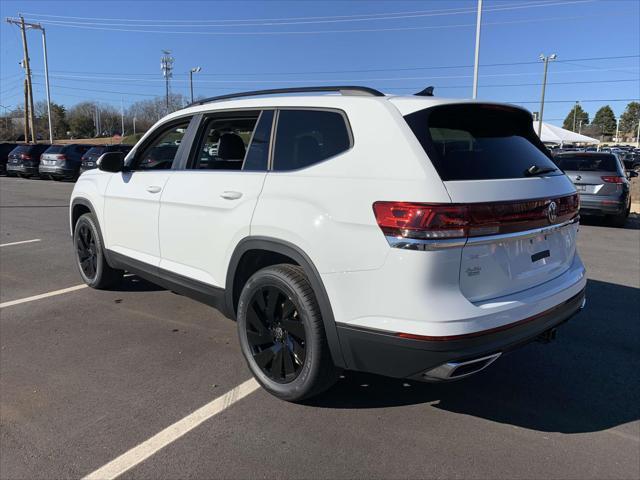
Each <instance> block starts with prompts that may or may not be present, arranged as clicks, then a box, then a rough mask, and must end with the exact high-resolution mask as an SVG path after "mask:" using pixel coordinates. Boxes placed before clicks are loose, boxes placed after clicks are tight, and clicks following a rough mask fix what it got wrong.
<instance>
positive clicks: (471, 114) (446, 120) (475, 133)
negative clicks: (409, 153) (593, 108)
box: [405, 104, 562, 181]
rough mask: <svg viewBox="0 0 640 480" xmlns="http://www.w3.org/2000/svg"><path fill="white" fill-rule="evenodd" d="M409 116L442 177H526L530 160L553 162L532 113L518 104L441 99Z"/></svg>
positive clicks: (543, 165) (533, 162)
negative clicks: (445, 101)
mask: <svg viewBox="0 0 640 480" xmlns="http://www.w3.org/2000/svg"><path fill="white" fill-rule="evenodd" d="M405 119H406V121H407V123H408V124H409V126H410V127H411V130H412V131H413V133H414V134H415V136H416V137H417V139H418V140H419V141H420V143H421V144H422V147H423V148H424V150H425V152H426V153H427V155H428V156H429V158H430V159H431V161H432V163H433V166H434V167H435V169H436V170H437V172H438V174H439V175H440V178H441V179H442V180H444V181H447V180H489V179H500V178H523V177H526V176H527V174H526V171H527V169H529V168H530V167H531V166H532V165H536V166H537V167H539V168H543V169H544V168H555V165H554V163H553V162H552V161H551V159H550V158H549V156H548V154H547V153H546V148H545V147H544V145H543V144H542V143H541V142H540V140H539V139H538V137H537V136H536V134H535V132H534V131H533V124H532V121H531V117H530V115H529V114H528V113H526V112H524V111H521V110H519V109H515V108H510V107H503V106H493V105H469V104H462V105H443V106H438V107H432V108H429V109H425V110H420V111H418V112H414V113H411V114H409V115H407V116H406V117H405ZM547 175H562V172H560V171H558V172H553V173H548V174H547Z"/></svg>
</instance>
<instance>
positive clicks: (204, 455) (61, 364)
mask: <svg viewBox="0 0 640 480" xmlns="http://www.w3.org/2000/svg"><path fill="white" fill-rule="evenodd" d="M72 188H73V184H71V183H57V182H44V181H39V180H22V179H14V178H0V245H2V246H1V247H0V282H1V290H0V304H2V305H4V306H2V308H0V426H1V429H0V449H1V451H2V455H1V456H0V477H1V478H63V477H64V478H66V477H82V476H84V475H87V474H89V473H91V472H94V471H96V470H98V469H100V468H101V467H103V466H104V465H107V464H109V463H110V462H112V461H113V460H114V459H116V458H117V457H119V456H120V455H121V454H123V453H125V452H128V451H130V450H131V449H133V448H134V447H136V446H138V445H140V444H141V443H142V442H145V441H147V440H148V439H150V438H152V437H153V436H154V435H155V434H157V433H158V432H160V431H162V430H163V429H165V428H166V427H169V426H171V425H173V424H175V423H176V422H179V421H180V420H181V419H184V418H185V417H188V416H189V415H191V414H192V412H194V411H196V410H197V409H199V408H200V407H202V406H203V405H207V404H209V402H211V401H212V400H214V399H216V398H219V397H221V396H222V395H224V394H225V393H227V392H229V391H232V390H233V389H234V388H235V387H237V386H238V385H241V384H243V382H245V381H247V380H248V379H250V373H249V371H248V369H247V368H246V367H245V364H244V361H243V359H242V356H241V353H240V350H239V347H238V343H237V340H236V331H235V324H234V323H233V322H231V321H230V320H228V319H225V318H224V317H222V316H221V315H220V314H218V313H217V312H216V311H215V310H213V309H211V308H209V307H206V306H204V305H201V304H199V303H196V302H194V301H192V300H189V299H187V298H184V297H181V296H178V295H176V294H174V293H172V292H170V291H166V290H163V289H161V288H159V287H156V286H154V285H152V284H149V283H147V282H145V281H143V280H141V279H138V278H137V277H135V276H128V277H126V279H125V282H124V283H123V285H122V286H121V287H120V288H119V290H117V291H95V290H91V289H88V288H79V289H76V290H73V291H69V292H66V293H62V294H55V295H51V296H48V297H45V298H40V299H37V300H33V301H28V302H24V303H20V304H14V305H11V304H8V303H9V302H12V301H14V300H18V299H24V298H27V297H31V296H34V295H40V294H45V293H48V292H57V291H58V290H61V289H65V288H68V287H74V286H77V285H80V277H79V275H78V273H77V272H76V268H75V265H74V261H73V256H72V250H71V242H70V238H69V232H68V218H67V215H68V211H67V203H68V198H69V195H70V193H71V189H72ZM28 240H33V241H32V242H30V243H18V242H24V241H28ZM579 248H580V250H581V254H582V257H583V260H584V262H585V264H586V266H587V269H588V275H589V279H590V280H589V284H588V287H587V295H588V299H587V302H588V306H587V309H586V310H585V311H584V312H583V313H581V314H580V315H579V316H578V317H576V318H575V319H573V320H572V321H570V322H569V323H568V324H567V325H565V326H563V327H561V328H560V330H559V335H558V340H557V341H556V342H554V343H552V344H550V345H542V344H532V345H529V346H527V347H525V348H523V349H521V350H519V351H516V352H514V353H512V354H510V355H508V356H505V357H504V358H501V359H500V360H499V361H498V362H497V363H496V364H495V365H494V366H493V367H492V368H490V369H488V370H486V371H485V372H483V373H481V374H478V375H477V376H474V377H471V378H469V379H467V380H464V381H461V382H458V383H451V384H439V385H432V384H419V383H415V382H406V381H402V380H394V379H387V378H382V377H375V376H371V375H363V374H351V373H348V372H347V373H345V375H344V378H343V379H341V380H340V382H339V383H338V384H337V385H336V386H335V387H334V388H333V389H331V390H330V391H329V392H327V393H326V394H324V395H322V396H321V397H318V398H316V399H313V400H312V401H310V402H309V403H307V404H305V405H294V404H288V403H284V402H281V401H278V400H276V399H274V398H273V397H271V396H269V395H268V394H266V393H265V392H263V391H262V390H257V391H255V392H253V393H251V394H249V395H248V396H247V397H246V398H243V399H241V400H239V401H238V402H236V403H234V404H233V405H230V406H229V407H228V408H225V409H223V410H222V411H221V413H219V414H218V415H216V416H213V417H212V418H209V419H207V420H206V421H204V422H203V423H201V424H199V425H194V427H195V428H193V429H191V430H189V431H188V432H187V433H186V434H185V435H184V436H181V437H179V438H175V439H173V440H175V441H171V443H169V444H168V445H167V446H166V447H164V448H162V449H161V450H159V451H158V452H157V453H155V454H154V455H151V456H148V455H147V456H145V455H141V456H140V457H138V458H137V460H135V459H134V460H133V463H135V465H133V463H132V464H131V465H133V466H132V468H131V469H129V470H127V471H126V472H125V473H124V474H123V475H122V478H178V477H179V478H212V477H218V478H263V477H267V478H272V477H305V478H354V477H372V478H416V477H447V478H451V477H464V478H537V477H549V478H638V477H639V476H640V407H639V405H640V402H638V399H639V398H640V378H639V376H638V374H637V372H638V368H639V367H640V355H639V351H638V344H639V341H640V318H639V316H640V313H639V312H640V295H639V293H640V256H639V250H640V220H639V219H638V216H637V215H636V216H634V217H633V218H631V219H630V220H629V222H628V223H627V227H626V228H625V229H615V228H611V227H608V226H606V225H605V224H604V223H602V222H599V221H588V222H585V224H584V225H583V226H582V227H581V231H580V238H579ZM7 304H8V305H7Z"/></svg>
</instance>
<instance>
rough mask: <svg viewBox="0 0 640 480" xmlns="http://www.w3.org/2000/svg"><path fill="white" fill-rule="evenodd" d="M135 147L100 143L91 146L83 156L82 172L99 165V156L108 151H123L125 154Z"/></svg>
mask: <svg viewBox="0 0 640 480" xmlns="http://www.w3.org/2000/svg"><path fill="white" fill-rule="evenodd" d="M132 148H133V145H98V146H95V147H92V148H90V149H89V150H88V151H87V152H86V153H85V154H84V155H83V156H82V163H81V164H80V173H82V172H85V171H87V170H92V169H94V168H97V167H98V164H97V161H98V158H100V157H101V156H102V154H104V153H108V152H122V153H124V154H125V155H126V154H127V153H129V151H130V150H131V149H132Z"/></svg>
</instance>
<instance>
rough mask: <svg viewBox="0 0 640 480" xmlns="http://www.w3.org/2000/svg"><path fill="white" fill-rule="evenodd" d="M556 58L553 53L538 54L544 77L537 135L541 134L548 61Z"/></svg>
mask: <svg viewBox="0 0 640 480" xmlns="http://www.w3.org/2000/svg"><path fill="white" fill-rule="evenodd" d="M556 58H558V56H557V55H556V54H555V53H553V54H551V55H547V56H545V55H543V54H540V60H542V61H543V62H544V79H543V80H542V99H541V100H540V116H539V118H538V137H539V136H540V135H542V115H543V113H544V93H545V90H546V88H547V70H548V69H549V62H550V61H552V60H555V59H556Z"/></svg>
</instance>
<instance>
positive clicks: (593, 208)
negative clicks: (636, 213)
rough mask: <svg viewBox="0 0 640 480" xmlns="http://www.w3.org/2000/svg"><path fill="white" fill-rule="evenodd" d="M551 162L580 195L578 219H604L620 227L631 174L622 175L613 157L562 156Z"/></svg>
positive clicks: (627, 203)
mask: <svg viewBox="0 0 640 480" xmlns="http://www.w3.org/2000/svg"><path fill="white" fill-rule="evenodd" d="M554 162H555V163H556V165H557V166H558V168H560V169H561V170H563V171H564V173H566V174H567V176H568V177H569V178H570V179H571V181H572V182H573V184H574V185H575V187H576V190H577V191H578V193H579V194H580V215H598V216H603V215H604V216H605V217H607V219H609V220H610V221H611V223H612V224H613V225H615V226H618V227H622V226H624V224H625V222H626V220H627V217H628V216H629V212H630V209H631V182H629V178H631V177H637V176H638V174H637V173H636V172H634V171H630V172H628V173H627V172H625V169H624V167H623V165H622V162H621V161H620V160H619V159H618V157H617V156H616V155H614V154H613V153H602V152H598V153H591V152H575V153H562V154H559V155H556V156H555V157H554Z"/></svg>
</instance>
